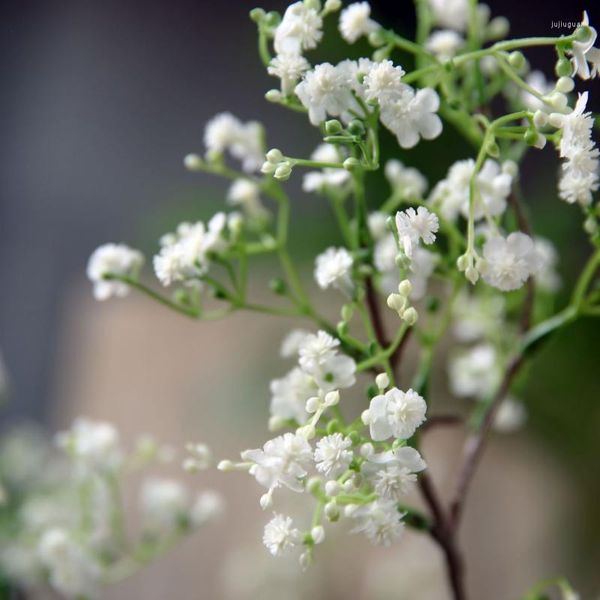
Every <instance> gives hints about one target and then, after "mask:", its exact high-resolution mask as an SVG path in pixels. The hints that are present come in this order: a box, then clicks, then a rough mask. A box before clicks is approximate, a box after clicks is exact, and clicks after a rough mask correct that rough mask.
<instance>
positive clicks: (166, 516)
mask: <svg viewBox="0 0 600 600" xmlns="http://www.w3.org/2000/svg"><path fill="white" fill-rule="evenodd" d="M140 505H141V510H142V514H143V516H144V521H145V524H146V526H147V527H150V528H164V529H173V528H175V527H176V526H177V524H178V523H179V522H180V521H181V520H182V519H184V518H186V517H187V515H188V513H189V509H190V497H189V494H188V491H187V490H186V489H185V487H184V486H183V485H181V483H179V482H178V481H174V480H172V479H158V478H151V479H147V480H146V481H145V482H144V483H143V485H142V488H141V492H140Z"/></svg>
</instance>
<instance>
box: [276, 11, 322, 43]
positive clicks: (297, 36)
mask: <svg viewBox="0 0 600 600" xmlns="http://www.w3.org/2000/svg"><path fill="white" fill-rule="evenodd" d="M322 27H323V19H322V18H321V17H320V15H319V13H318V12H317V10H316V9H315V8H313V7H310V6H308V5H307V4H306V3H305V2H294V3H293V4H290V6H288V7H287V9H286V11H285V14H284V15H283V19H282V20H281V23H280V24H279V25H278V26H277V29H276V30H275V40H274V46H275V51H276V52H277V54H279V55H289V54H295V55H299V54H302V52H303V51H304V50H311V49H312V48H315V47H316V46H317V44H318V43H319V41H320V40H321V38H322V37H323V31H322Z"/></svg>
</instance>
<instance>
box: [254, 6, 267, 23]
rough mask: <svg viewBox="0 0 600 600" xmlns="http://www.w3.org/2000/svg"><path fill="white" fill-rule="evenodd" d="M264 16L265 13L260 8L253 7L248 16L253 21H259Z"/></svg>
mask: <svg viewBox="0 0 600 600" xmlns="http://www.w3.org/2000/svg"><path fill="white" fill-rule="evenodd" d="M266 16H267V13H266V12H265V11H264V10H263V9H262V8H253V9H252V10H251V11H250V18H251V19H252V20H253V21H254V22H255V23H260V22H261V21H262V20H263V19H264V18H265V17H266Z"/></svg>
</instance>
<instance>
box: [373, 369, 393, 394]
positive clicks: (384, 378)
mask: <svg viewBox="0 0 600 600" xmlns="http://www.w3.org/2000/svg"><path fill="white" fill-rule="evenodd" d="M375 384H376V385H377V387H378V388H379V389H380V390H385V389H386V388H387V387H388V386H389V385H390V378H389V376H388V374H387V373H379V375H377V377H375Z"/></svg>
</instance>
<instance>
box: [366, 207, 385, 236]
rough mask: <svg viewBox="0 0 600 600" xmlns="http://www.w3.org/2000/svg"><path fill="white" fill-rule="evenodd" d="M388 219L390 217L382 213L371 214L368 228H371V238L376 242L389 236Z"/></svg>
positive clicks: (368, 219)
mask: <svg viewBox="0 0 600 600" xmlns="http://www.w3.org/2000/svg"><path fill="white" fill-rule="evenodd" d="M388 218H389V215H388V214H386V213H384V212H381V211H375V212H372V213H369V216H368V218H367V226H368V227H369V233H370V234H371V237H372V238H373V239H374V240H375V241H378V240H381V239H382V238H384V237H385V236H386V235H388V234H389V230H388V227H387V220H388Z"/></svg>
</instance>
